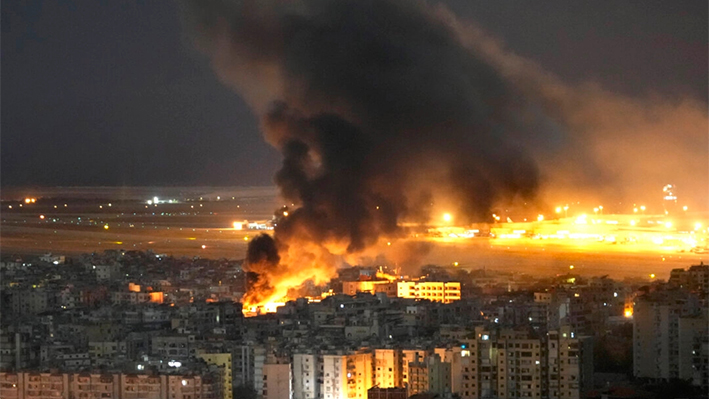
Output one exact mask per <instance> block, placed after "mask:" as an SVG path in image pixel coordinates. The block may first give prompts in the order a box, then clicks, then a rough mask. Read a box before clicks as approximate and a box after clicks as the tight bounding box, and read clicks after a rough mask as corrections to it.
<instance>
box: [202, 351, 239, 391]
mask: <svg viewBox="0 0 709 399" xmlns="http://www.w3.org/2000/svg"><path fill="white" fill-rule="evenodd" d="M197 356H198V357H199V358H201V359H203V360H204V361H205V362H207V364H213V365H215V366H217V367H219V368H220V370H221V371H222V378H221V379H222V399H232V398H233V397H234V393H233V386H232V369H231V366H232V362H231V353H205V352H198V354H197Z"/></svg>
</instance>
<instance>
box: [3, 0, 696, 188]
mask: <svg viewBox="0 0 709 399" xmlns="http://www.w3.org/2000/svg"><path fill="white" fill-rule="evenodd" d="M446 4H448V5H449V6H450V7H451V9H453V10H454V11H455V12H456V13H457V14H458V15H459V16H461V17H462V18H465V19H470V20H473V21H475V22H476V23H478V24H479V25H481V26H482V27H484V28H485V29H486V30H487V31H488V32H490V33H491V34H492V35H494V36H496V37H498V38H500V39H502V40H504V41H505V43H506V44H507V46H508V48H509V49H511V50H513V51H514V52H516V53H518V54H519V55H522V56H524V57H527V58H530V59H532V60H535V61H537V62H538V63H539V64H541V65H542V66H543V67H544V68H545V69H547V70H549V71H551V72H553V73H555V74H557V75H559V76H560V77H561V78H562V79H564V80H566V81H568V82H571V83H575V82H584V81H589V80H590V81H595V82H598V83H601V84H602V85H603V86H605V87H606V88H608V89H610V90H612V91H616V92H619V93H623V94H629V95H632V96H646V95H649V94H651V93H660V94H662V95H664V96H669V97H678V98H679V97H681V96H687V95H689V96H693V97H696V98H698V99H700V100H701V101H704V102H705V103H706V102H707V64H708V58H707V52H708V50H707V36H708V31H707V14H708V12H707V2H706V1H705V0H696V1H695V0H691V1H690V0H687V1H681V2H668V1H622V2H618V1H575V2H567V1H565V0H564V1H562V0H553V1H544V2H524V3H522V2H519V1H517V0H501V1H494V2H491V1H482V0H481V1H471V0H449V1H447V2H446ZM1 56H2V59H1V62H2V86H1V89H2V92H1V95H2V97H1V100H2V110H1V123H2V126H1V128H2V132H1V133H2V135H1V143H0V144H1V147H0V151H1V156H2V159H1V169H0V173H1V177H2V185H3V186H17V185H46V186H56V185H266V184H270V183H271V179H272V176H273V173H274V171H275V170H276V169H277V168H278V163H279V157H280V155H279V154H278V153H277V152H276V151H275V150H273V149H271V148H270V147H269V146H268V145H267V144H266V143H265V142H264V141H263V139H262V137H261V135H260V133H259V132H258V123H257V121H256V120H255V118H254V116H253V115H252V113H251V112H250V111H249V109H248V108H247V107H246V105H245V104H244V102H243V101H242V100H241V99H240V98H239V96H238V95H237V94H235V93H234V92H232V91H231V90H229V89H228V88H226V87H224V86H223V85H222V84H221V83H220V82H219V81H218V79H217V78H216V77H215V75H214V73H213V71H212V69H211V68H210V66H209V63H208V61H207V59H206V57H204V56H203V55H201V54H199V53H198V52H197V51H196V50H194V49H193V48H192V47H191V44H190V42H189V40H188V39H186V38H185V35H184V33H183V29H182V26H181V22H180V14H179V10H178V5H177V2H174V1H158V0H155V1H147V0H146V1H113V0H103V1H101V0H83V1H67V0H65V1H59V0H53V1H41V0H35V1H29V0H25V1H20V0H3V1H2V53H1Z"/></svg>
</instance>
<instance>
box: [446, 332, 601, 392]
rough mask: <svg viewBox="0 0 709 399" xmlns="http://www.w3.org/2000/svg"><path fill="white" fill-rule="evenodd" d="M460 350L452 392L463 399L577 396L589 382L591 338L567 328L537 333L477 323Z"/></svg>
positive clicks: (591, 376) (591, 374)
mask: <svg viewBox="0 0 709 399" xmlns="http://www.w3.org/2000/svg"><path fill="white" fill-rule="evenodd" d="M461 349H462V350H461V351H460V370H461V377H462V378H461V380H460V382H457V383H456V384H453V389H454V390H453V393H457V394H459V395H460V396H461V397H462V398H464V399H478V398H490V397H496V398H498V397H499V398H517V397H544V398H580V397H581V395H582V393H583V392H584V391H585V390H586V389H589V388H590V387H591V386H592V378H593V344H592V340H591V339H590V338H586V337H583V338H582V337H578V336H576V334H575V333H574V332H573V331H571V328H570V327H562V328H560V329H559V331H550V332H548V333H547V334H544V335H541V336H537V335H535V334H534V333H532V332H529V331H515V330H502V329H500V330H485V329H483V328H481V327H478V328H476V332H475V338H473V339H469V340H467V341H465V343H464V344H463V347H462V348H461Z"/></svg>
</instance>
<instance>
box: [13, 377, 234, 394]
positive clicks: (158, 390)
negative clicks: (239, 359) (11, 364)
mask: <svg viewBox="0 0 709 399" xmlns="http://www.w3.org/2000/svg"><path fill="white" fill-rule="evenodd" d="M221 392H222V390H221V381H220V379H219V377H218V376H213V375H211V374H208V373H207V374H204V375H196V374H190V375H136V374H119V373H113V374H91V373H33V372H21V373H0V397H2V398H3V399H45V398H52V399H74V398H76V399H82V398H87V399H88V398H105V399H220V398H221V397H222V396H221Z"/></svg>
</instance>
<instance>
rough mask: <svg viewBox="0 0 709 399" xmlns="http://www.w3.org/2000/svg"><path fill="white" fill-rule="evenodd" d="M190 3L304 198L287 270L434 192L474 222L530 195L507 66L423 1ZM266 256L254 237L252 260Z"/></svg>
mask: <svg viewBox="0 0 709 399" xmlns="http://www.w3.org/2000/svg"><path fill="white" fill-rule="evenodd" d="M187 15H189V16H190V18H192V19H191V23H192V25H193V27H195V28H196V30H197V31H198V32H200V33H201V35H200V36H199V38H198V40H201V42H200V44H201V45H202V47H203V48H204V49H205V50H206V51H207V52H208V53H209V54H210V55H211V56H212V58H213V61H214V65H215V69H216V70H217V72H218V74H219V75H220V76H221V77H222V79H224V80H225V81H226V82H227V83H229V84H230V85H233V86H234V87H235V88H236V89H237V90H239V92H240V93H241V94H242V95H244V97H245V98H246V99H247V100H248V101H249V102H250V104H251V105H252V106H253V108H254V110H255V112H257V113H258V114H259V115H260V116H261V117H262V122H263V130H264V133H265V135H266V137H267V140H268V141H269V142H270V143H271V144H273V145H274V146H276V147H277V148H279V149H280V150H281V152H282V153H283V157H284V160H283V167H282V168H281V170H280V171H279V172H278V174H277V175H276V178H275V180H276V183H277V184H278V186H279V187H280V188H281V192H282V195H283V196H284V197H285V199H287V200H288V201H290V202H293V203H295V204H297V209H296V210H295V211H293V212H292V213H291V214H290V215H289V216H288V217H287V218H284V219H283V220H282V221H281V223H280V224H279V225H278V227H277V229H276V233H275V241H273V242H271V243H270V245H271V247H272V248H277V249H278V253H280V254H281V257H282V259H281V262H280V266H279V267H280V268H282V269H295V268H299V269H302V268H303V267H305V268H311V266H313V265H316V264H319V263H321V262H325V260H324V259H323V256H328V255H347V254H352V253H357V252H358V251H362V250H364V249H365V248H367V247H368V246H371V245H373V244H375V243H376V242H377V241H378V240H379V239H380V237H383V236H384V237H396V236H397V235H399V234H401V232H400V228H399V222H401V221H402V220H405V219H411V220H422V219H426V218H427V217H428V215H427V212H428V211H430V204H431V203H434V204H435V203H437V202H442V203H445V204H446V205H447V206H449V207H451V209H453V210H455V209H456V208H457V210H458V212H457V214H456V215H457V220H458V221H460V222H466V221H467V222H470V221H484V220H488V219H489V218H490V208H491V206H492V205H493V204H494V203H496V202H497V201H500V200H513V199H515V198H518V199H526V200H531V199H533V198H534V196H535V193H536V191H537V187H538V185H539V175H538V171H537V167H536V165H535V163H534V161H533V160H532V158H531V157H530V156H529V154H527V153H526V152H525V151H524V150H523V149H522V148H521V146H519V144H518V143H519V138H520V137H522V136H525V135H534V134H537V132H535V131H532V130H530V129H529V128H527V127H526V126H525V125H523V124H520V123H518V120H517V119H516V118H514V117H513V114H514V112H516V107H518V106H519V105H518V104H516V103H515V102H514V101H512V99H513V98H514V94H512V91H511V90H512V89H511V88H510V87H508V85H507V84H506V82H505V81H504V80H503V79H502V78H501V76H500V75H499V73H498V72H497V71H495V70H494V68H493V67H492V66H491V65H490V64H489V63H488V62H486V61H484V60H483V59H482V58H480V57H478V56H476V55H475V54H474V53H473V52H471V51H469V50H468V49H467V48H465V46H463V45H462V43H461V41H460V39H459V38H458V35H457V33H456V32H455V31H454V30H452V29H451V28H450V27H449V26H448V25H447V24H446V23H445V21H443V20H441V19H439V18H438V17H436V16H435V14H434V13H432V12H431V10H430V9H429V8H428V7H427V6H426V5H425V4H424V3H421V2H415V1H413V2H412V1H397V0H385V1H382V0H370V1H360V0H357V1H321V0H305V1H261V0H259V1H253V0H252V1H249V0H247V1H228V0H223V1H210V2H205V1H192V2H189V3H188V12H187ZM424 201H425V202H424ZM256 244H257V243H256V242H255V243H254V244H253V245H254V246H255V245H256ZM258 244H261V242H259V243H258ZM310 244H313V246H314V247H315V248H319V249H317V250H309V249H303V247H307V246H309V245H310ZM294 247H298V249H294ZM272 248H270V249H267V251H269V253H270V251H272ZM322 249H325V250H326V251H325V252H326V253H325V254H324V255H323V253H322V252H321V251H322ZM294 252H295V253H297V254H294ZM271 258H272V257H268V256H266V257H264V256H263V255H261V254H259V253H258V251H257V250H256V249H255V248H250V249H249V259H248V263H249V264H251V265H256V264H259V263H263V262H264V259H266V260H265V262H266V263H267V264H268V263H269V262H270V260H268V259H271ZM252 269H254V270H255V271H263V270H270V269H271V268H270V267H265V268H264V267H261V266H252ZM264 273H265V274H269V275H271V278H272V279H277V278H276V277H275V276H274V275H273V273H272V272H269V271H265V272H264ZM330 273H331V272H330ZM328 274H329V273H328Z"/></svg>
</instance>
